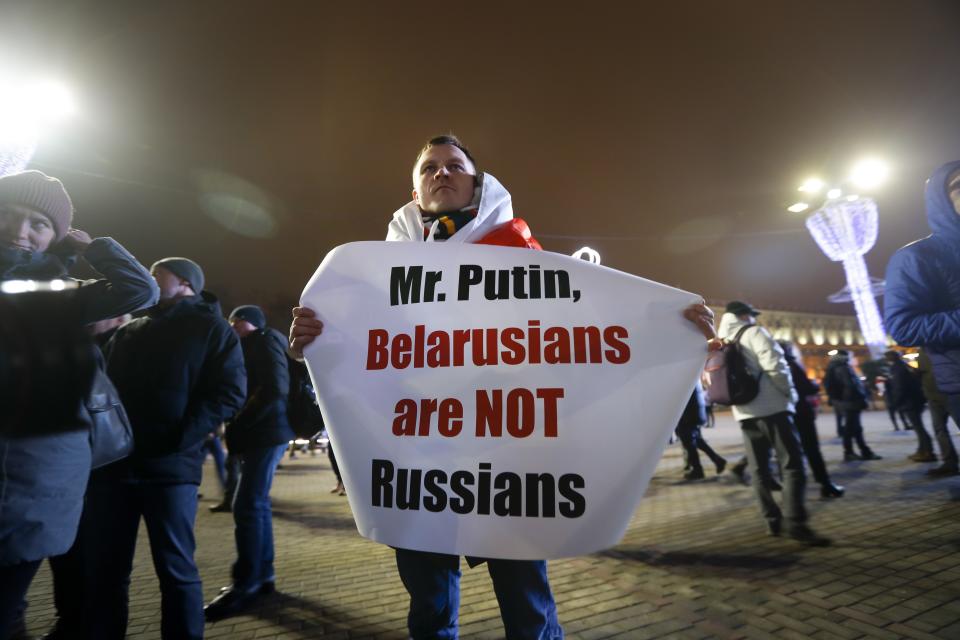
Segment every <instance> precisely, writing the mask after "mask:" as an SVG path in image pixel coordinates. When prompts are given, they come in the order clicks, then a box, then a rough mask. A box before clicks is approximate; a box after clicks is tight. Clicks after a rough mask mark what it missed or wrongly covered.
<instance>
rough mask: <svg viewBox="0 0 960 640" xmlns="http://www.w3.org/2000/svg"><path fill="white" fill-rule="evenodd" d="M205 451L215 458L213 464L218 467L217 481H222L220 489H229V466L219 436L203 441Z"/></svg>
mask: <svg viewBox="0 0 960 640" xmlns="http://www.w3.org/2000/svg"><path fill="white" fill-rule="evenodd" d="M203 449H204V451H206V452H208V453H209V454H210V455H211V456H213V464H214V465H216V467H217V479H218V480H219V481H220V488H221V489H224V490H226V488H227V465H226V456H225V455H224V453H223V443H221V442H220V438H218V437H217V436H210V437H209V438H207V439H206V440H204V441H203Z"/></svg>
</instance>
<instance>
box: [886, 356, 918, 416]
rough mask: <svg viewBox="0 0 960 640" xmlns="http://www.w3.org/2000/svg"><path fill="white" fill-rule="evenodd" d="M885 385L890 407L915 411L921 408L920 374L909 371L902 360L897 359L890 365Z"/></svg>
mask: <svg viewBox="0 0 960 640" xmlns="http://www.w3.org/2000/svg"><path fill="white" fill-rule="evenodd" d="M887 386H888V387H889V389H890V406H891V407H892V408H894V409H896V410H897V411H916V410H919V409H922V408H923V405H924V397H923V386H922V385H921V383H920V374H919V373H914V372H913V371H911V370H910V367H908V366H907V364H906V363H905V362H903V360H897V361H896V362H893V363H892V364H891V365H890V378H889V379H888V380H887Z"/></svg>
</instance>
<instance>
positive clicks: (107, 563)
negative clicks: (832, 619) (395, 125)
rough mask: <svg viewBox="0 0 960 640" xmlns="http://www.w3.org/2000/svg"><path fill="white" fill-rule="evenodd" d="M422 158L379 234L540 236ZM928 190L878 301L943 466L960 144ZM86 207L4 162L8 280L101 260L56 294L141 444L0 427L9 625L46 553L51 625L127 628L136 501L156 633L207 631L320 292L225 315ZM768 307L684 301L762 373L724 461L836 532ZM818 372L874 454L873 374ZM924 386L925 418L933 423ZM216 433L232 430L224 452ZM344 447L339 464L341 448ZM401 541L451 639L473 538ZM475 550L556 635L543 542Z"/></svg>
mask: <svg viewBox="0 0 960 640" xmlns="http://www.w3.org/2000/svg"><path fill="white" fill-rule="evenodd" d="M412 177H413V193H412V196H413V199H412V201H410V202H409V203H408V204H406V205H405V206H403V207H401V208H400V209H399V210H398V211H397V212H396V213H395V214H394V215H393V218H392V220H391V221H390V223H389V227H388V231H387V239H388V240H391V241H400V242H425V241H430V242H442V241H448V242H449V241H454V242H471V243H480V244H496V245H502V246H512V247H520V248H527V249H532V250H537V249H539V248H540V245H539V243H538V242H537V241H536V239H535V238H534V236H533V234H532V232H531V231H530V228H529V227H528V226H527V224H526V223H525V222H524V221H523V220H521V219H520V218H516V217H514V215H513V209H512V204H511V198H510V194H509V192H507V190H506V189H505V188H504V187H503V185H501V184H500V183H499V182H498V181H497V180H496V179H495V178H494V177H493V176H492V175H491V174H489V173H485V172H480V171H478V168H477V162H476V160H475V159H474V157H473V156H472V154H471V153H470V151H469V150H468V149H467V147H466V146H464V145H463V143H462V142H460V141H459V140H458V139H457V138H455V137H453V136H439V137H436V138H433V139H431V140H429V141H428V142H427V143H426V144H425V145H424V147H423V148H422V149H421V150H420V152H419V153H418V154H417V156H416V161H415V164H414V170H413V176H412ZM927 209H928V216H929V220H930V224H931V227H932V228H933V231H934V233H933V235H932V236H930V237H929V238H926V239H924V240H921V241H919V242H917V243H914V244H911V245H909V246H907V247H905V248H904V249H901V250H900V251H898V252H897V254H896V255H895V256H894V257H893V259H892V260H891V263H890V268H889V270H888V274H887V278H888V288H887V300H886V303H887V304H886V316H887V322H888V325H889V327H890V330H891V332H892V335H893V337H894V338H895V339H896V340H897V341H898V342H899V343H900V344H903V345H911V346H922V347H923V348H924V349H923V353H922V354H921V358H920V362H919V364H920V366H919V368H918V370H917V372H915V371H914V369H913V368H911V367H908V366H907V365H906V364H905V363H904V362H903V360H902V358H901V357H900V355H899V353H898V352H895V351H892V352H890V353H888V354H887V359H888V366H889V376H888V378H887V385H888V388H889V392H890V393H889V397H890V398H891V403H892V407H893V408H894V409H895V410H896V412H897V415H900V416H902V417H903V420H904V424H905V425H907V426H909V427H910V428H912V429H913V430H914V432H915V433H916V435H917V439H918V449H917V451H916V453H915V454H913V456H912V459H914V460H917V461H918V462H931V461H934V460H936V459H937V456H936V453H935V450H934V444H933V443H934V441H935V442H936V443H937V444H938V447H939V450H940V460H941V461H942V465H941V466H939V467H937V468H935V469H933V470H931V474H932V475H935V476H946V475H954V474H957V472H958V469H957V454H956V451H955V449H954V448H953V445H952V442H951V436H950V433H949V430H948V426H947V423H948V420H949V419H950V417H953V418H954V420H956V418H957V417H958V416H960V275H958V274H960V268H958V267H960V251H958V250H957V247H958V246H960V163H951V164H948V165H945V167H943V168H941V169H939V170H938V171H937V172H936V173H935V174H934V176H933V177H932V178H931V180H930V182H929V183H928V185H927ZM73 223H74V221H73V205H72V202H71V200H70V197H69V195H68V194H67V191H66V189H65V188H64V186H63V184H62V183H61V182H60V181H59V180H57V179H55V178H51V177H49V176H46V175H44V174H42V173H40V172H38V171H26V172H22V173H18V174H13V175H9V176H4V177H0V277H2V279H3V280H5V281H6V280H51V279H54V278H57V279H66V278H68V269H69V267H70V266H71V265H72V264H73V262H75V261H76V260H78V259H83V260H85V261H86V262H87V263H88V264H89V266H90V267H91V268H93V269H94V270H95V271H97V272H98V273H99V274H100V275H101V277H100V278H99V279H94V280H88V281H83V282H79V283H78V285H79V286H78V288H77V290H76V291H77V295H74V296H70V297H69V298H65V299H64V305H65V306H66V305H70V306H71V309H72V311H71V313H73V314H74V315H75V317H76V318H77V322H78V323H80V324H82V325H85V326H87V327H88V328H89V332H90V333H91V335H96V345H98V347H94V346H93V345H94V343H93V342H91V344H90V348H91V349H94V348H99V349H102V356H101V355H99V354H100V352H99V351H97V352H96V353H97V355H96V357H95V358H94V359H95V361H96V362H97V365H98V366H99V367H100V368H101V369H102V370H103V371H104V372H105V373H106V375H107V376H108V378H109V379H110V380H112V381H113V385H114V388H115V392H116V394H117V396H118V399H119V402H121V403H122V407H123V408H124V409H125V416H126V418H127V420H128V423H129V425H130V429H131V431H132V435H133V441H134V447H133V450H132V453H130V455H128V456H126V457H124V458H123V459H121V460H117V461H113V462H110V463H109V464H105V465H103V466H100V467H98V468H93V464H92V463H91V459H92V458H91V451H92V447H93V445H92V444H91V438H90V433H92V431H91V427H90V421H89V399H88V398H80V399H79V402H77V403H76V404H77V406H76V411H75V413H76V418H75V419H73V420H65V421H64V424H57V425H44V428H43V429H38V430H37V433H38V434H40V435H28V436H24V435H23V434H11V433H7V432H4V433H2V434H0V454H2V458H3V460H4V465H3V467H2V470H0V639H3V640H6V639H7V638H14V637H17V634H18V633H20V632H21V631H22V628H23V614H24V609H25V606H26V602H25V597H26V593H27V590H28V587H29V585H30V583H31V581H32V579H33V577H34V575H35V574H36V572H37V570H38V568H39V566H40V564H41V562H42V561H43V560H44V559H47V558H49V560H50V565H51V569H52V572H53V577H54V595H55V604H56V607H57V613H58V621H57V624H56V626H55V627H54V628H53V629H52V630H51V631H50V632H49V634H48V636H47V637H48V638H75V637H76V638H98V639H99V638H103V639H112V638H123V637H124V636H125V634H126V628H127V621H128V589H129V585H130V575H131V570H132V567H133V558H134V552H135V545H136V541H137V532H138V529H139V525H140V521H141V520H143V521H144V523H145V525H146V529H147V533H148V537H149V541H150V551H151V557H152V560H153V565H154V569H155V571H156V574H157V578H158V580H159V583H160V591H161V613H162V626H161V635H162V636H163V637H164V638H169V639H174V638H175V639H178V640H181V639H190V638H202V637H203V633H204V624H205V622H206V621H212V620H219V619H222V618H225V617H228V616H232V615H236V614H238V613H240V612H243V611H245V610H247V609H248V608H249V607H251V606H252V605H253V604H254V603H255V602H256V601H257V600H258V599H259V598H260V597H261V596H263V595H264V594H268V593H271V592H273V591H274V590H275V589H276V575H275V573H274V566H273V564H274V544H273V528H272V521H271V505H270V497H269V495H270V488H271V484H272V481H273V477H274V473H275V471H276V469H277V466H278V464H279V462H280V460H281V458H282V457H283V454H284V451H285V450H286V447H287V446H288V443H289V441H290V440H291V439H292V438H293V430H292V429H291V425H290V419H289V417H288V409H287V407H288V398H289V394H290V386H291V377H290V372H291V369H290V366H291V365H290V363H289V358H290V357H293V358H295V359H297V358H299V359H301V360H302V354H303V348H304V347H305V346H307V345H308V344H310V343H311V342H312V341H314V340H316V339H317V338H318V336H320V335H321V334H322V332H323V324H322V322H321V321H320V319H319V317H318V316H319V312H320V311H322V310H319V309H308V308H305V307H296V308H294V310H293V321H292V324H291V326H290V332H289V338H286V337H284V336H283V335H282V334H280V333H278V332H277V331H275V330H273V329H271V328H269V327H268V326H267V322H266V318H265V316H264V313H263V311H262V310H261V309H260V308H259V307H257V306H255V305H243V306H240V307H237V308H235V309H234V310H233V311H232V312H231V313H230V314H229V315H228V316H227V317H226V318H225V317H224V315H223V313H222V310H221V308H220V304H219V302H218V300H217V298H216V296H214V295H213V294H212V293H210V292H209V291H207V290H206V289H205V278H204V272H203V269H202V267H201V266H200V265H199V264H197V263H196V262H194V261H193V260H190V259H188V258H184V257H168V258H164V259H162V260H159V261H157V262H155V263H154V264H153V265H152V267H151V268H150V269H149V270H147V269H146V268H145V267H143V266H142V265H141V264H140V263H139V262H138V261H137V260H136V259H135V258H134V257H133V256H132V255H130V254H129V253H128V252H127V251H126V250H125V249H124V248H123V247H122V246H121V245H119V244H118V243H117V242H115V241H114V240H112V239H110V238H95V239H93V238H90V236H89V235H87V234H86V233H84V232H83V231H80V230H78V229H76V228H74V227H73V226H72V225H73ZM65 311H66V308H65ZM129 314H133V315H132V316H131V315H129ZM758 315H759V312H758V311H757V310H756V309H755V308H754V307H752V306H751V305H750V304H748V303H746V302H742V301H736V302H732V303H730V304H729V305H727V307H726V310H725V312H724V313H723V315H722V316H721V317H720V319H719V325H718V326H716V327H715V318H714V315H713V312H712V311H711V310H710V309H709V308H708V307H707V306H706V305H704V304H702V303H701V304H695V305H691V306H690V307H688V308H687V309H685V310H684V311H683V313H682V315H680V314H678V317H677V322H691V323H692V324H693V325H694V326H695V327H696V328H697V329H698V330H699V331H700V332H701V333H702V335H703V338H704V340H705V342H706V345H707V346H706V347H705V349H704V353H705V355H706V353H707V352H708V351H716V350H720V349H722V348H723V346H724V344H725V342H730V341H733V340H735V341H736V342H737V343H738V344H739V349H740V353H742V354H743V358H744V361H745V365H746V368H747V370H748V371H749V372H750V374H751V375H752V376H753V377H754V378H755V381H756V386H757V388H756V393H755V394H753V395H752V396H751V398H750V399H749V400H744V401H741V402H737V403H734V404H732V411H733V415H734V418H735V419H736V420H737V421H738V422H739V424H740V427H741V430H742V433H743V443H744V449H745V452H746V456H745V463H737V464H736V465H733V466H732V467H731V470H733V471H734V472H736V473H739V474H743V473H744V472H745V467H747V468H748V469H749V473H750V475H751V477H752V485H753V489H754V492H755V494H756V497H757V500H758V503H759V506H760V513H761V515H762V517H763V518H764V520H765V523H766V526H767V529H768V532H769V533H770V534H771V535H774V536H781V535H785V536H788V537H790V538H792V539H795V540H797V541H800V542H802V543H805V544H809V545H812V546H823V545H828V544H830V540H829V539H828V538H826V537H824V536H822V535H820V534H818V533H817V532H815V531H814V529H813V528H811V527H810V526H809V524H808V515H807V510H806V508H805V483H806V469H805V467H807V466H808V467H809V469H810V471H811V473H812V475H813V478H814V480H815V481H816V483H817V484H818V485H819V486H820V493H821V496H822V497H823V498H839V497H840V496H842V495H843V494H844V491H845V489H844V487H841V486H839V485H837V484H835V483H834V482H833V481H832V480H831V477H830V474H829V472H828V470H827V467H826V464H825V463H824V460H823V456H822V453H821V451H820V445H819V441H818V438H817V430H816V423H815V420H816V414H815V411H814V400H815V398H816V397H817V396H818V394H819V393H820V389H819V388H818V387H817V385H816V384H814V383H813V382H812V381H811V380H810V379H809V378H808V377H807V375H806V373H805V371H804V370H803V366H802V363H801V361H800V358H798V356H797V354H796V352H795V349H794V347H793V345H790V344H788V343H778V342H777V341H776V340H774V339H773V338H772V336H771V335H770V333H769V332H767V331H766V330H765V329H764V328H763V327H762V326H760V325H758V324H757V316H758ZM71 317H74V316H71ZM822 384H823V387H824V390H825V391H826V393H827V396H828V397H829V400H830V403H831V404H832V405H833V408H834V411H835V412H836V413H837V415H838V416H839V418H838V419H839V420H840V421H839V422H838V424H842V436H843V450H844V459H845V460H849V461H852V460H878V459H879V456H877V455H876V453H875V452H874V451H873V450H872V449H871V448H870V447H869V446H868V444H867V443H866V441H865V439H864V435H863V429H862V426H861V422H860V413H861V412H862V411H863V410H864V409H865V408H866V407H867V398H868V394H867V392H866V390H865V388H864V386H863V384H862V382H861V380H860V378H859V376H858V375H857V373H856V371H855V370H854V369H853V362H852V360H851V356H850V354H848V353H845V352H842V351H841V352H838V354H837V355H836V356H835V357H834V358H833V360H832V361H831V363H830V366H829V368H828V370H827V373H826V375H825V377H824V380H823V381H822ZM54 395H55V394H54ZM64 401H65V402H66V400H64ZM72 401H74V400H71V402H72ZM925 406H928V407H929V408H930V415H931V421H932V427H933V432H934V437H933V438H931V437H930V435H929V434H928V433H927V432H926V430H925V428H924V426H923V419H922V411H923V409H924V407H925ZM706 422H707V404H706V402H705V400H704V393H703V389H702V388H701V386H700V385H699V384H698V385H697V387H696V388H695V389H694V391H693V394H692V395H691V397H690V399H689V402H688V403H687V406H686V408H685V410H684V412H683V416H682V417H681V419H680V424H679V425H678V426H677V435H678V437H679V439H680V441H681V443H682V445H683V449H684V460H685V469H684V477H685V479H687V480H691V481H693V480H700V479H702V478H704V476H705V473H704V470H703V466H702V463H701V461H700V453H701V452H702V453H703V454H705V455H706V456H707V457H708V458H709V460H710V461H711V463H712V464H713V466H714V468H715V470H716V472H717V473H718V474H719V473H723V472H724V470H725V469H726V468H727V460H726V459H724V458H723V457H722V456H720V455H719V454H717V453H716V452H715V451H714V450H713V449H712V448H711V447H710V446H709V444H708V443H707V442H706V440H705V439H704V437H703V433H702V431H701V427H702V426H703V425H704V424H705V423H706ZM221 435H222V437H223V439H224V440H225V442H226V445H227V449H228V450H229V455H228V456H227V457H226V458H225V459H224V457H223V450H222V448H221V440H220V439H221ZM855 447H856V448H855ZM208 453H212V454H213V456H214V458H215V460H216V461H217V469H218V477H219V478H220V479H221V482H222V483H223V486H224V490H225V495H226V498H225V500H224V501H223V502H222V503H221V504H219V505H215V507H214V509H213V510H214V511H231V512H232V514H233V518H234V524H235V543H236V562H235V563H234V565H233V569H232V581H231V583H230V584H229V585H227V586H225V587H224V588H223V589H222V590H221V592H220V594H219V595H217V597H216V598H214V599H213V600H212V601H211V602H210V603H208V604H207V605H206V606H204V602H203V594H202V590H201V576H200V574H199V571H198V569H197V566H196V563H195V561H194V551H195V546H196V545H195V538H194V523H195V517H196V511H197V500H198V493H197V490H198V486H199V484H200V481H201V476H202V469H203V463H204V459H205V458H206V456H207V454H208ZM771 454H773V458H774V460H775V462H776V464H775V465H773V466H772V465H771ZM331 462H332V463H333V464H334V468H335V469H336V464H335V458H333V457H332V450H331ZM51 469H56V473H51V472H50V470H51ZM337 482H338V484H337V487H336V488H335V491H336V492H338V493H342V492H343V491H344V487H343V483H342V478H341V477H340V476H339V473H338V476H337ZM778 489H779V491H780V493H781V495H782V498H781V499H779V500H778V499H777V498H776V497H775V495H774V494H775V493H776V491H777V490H778ZM395 553H396V564H397V570H398V573H399V576H400V579H401V581H402V583H403V585H404V587H405V588H406V590H407V592H408V594H409V598H410V605H409V610H408V618H407V623H408V631H409V634H410V636H411V637H413V638H455V637H457V635H458V606H459V580H460V576H461V572H460V558H459V557H458V556H454V555H448V554H440V553H430V552H425V551H416V550H410V549H399V548H398V549H396V550H395ZM467 562H468V564H469V565H470V566H471V567H473V566H477V565H479V564H486V566H487V570H488V571H489V573H490V576H491V578H492V581H493V589H494V591H495V593H496V596H497V600H498V603H499V605H500V612H501V617H502V620H503V625H504V634H505V636H506V637H508V638H544V639H548V638H562V637H563V628H562V626H561V624H560V621H559V619H558V615H557V607H556V603H555V602H554V598H553V594H552V592H551V589H550V584H549V578H548V574H547V563H546V561H544V560H522V561H521V560H502V559H497V558H467Z"/></svg>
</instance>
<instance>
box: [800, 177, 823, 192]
mask: <svg viewBox="0 0 960 640" xmlns="http://www.w3.org/2000/svg"><path fill="white" fill-rule="evenodd" d="M823 187H824V182H823V180H821V179H820V178H807V179H806V180H804V181H803V184H802V185H800V187H799V188H798V189H797V191H803V192H804V193H820V190H821V189H823Z"/></svg>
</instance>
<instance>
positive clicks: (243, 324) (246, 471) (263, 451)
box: [205, 305, 293, 620]
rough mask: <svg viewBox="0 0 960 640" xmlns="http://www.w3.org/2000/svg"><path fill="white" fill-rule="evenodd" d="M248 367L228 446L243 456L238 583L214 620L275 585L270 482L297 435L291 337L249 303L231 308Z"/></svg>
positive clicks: (236, 511) (237, 508) (213, 608)
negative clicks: (290, 408)
mask: <svg viewBox="0 0 960 640" xmlns="http://www.w3.org/2000/svg"><path fill="white" fill-rule="evenodd" d="M229 321H230V326H231V327H233V330H234V332H235V333H236V334H237V336H239V337H240V344H241V346H242V348H243V360H244V364H245V366H246V369H247V401H246V403H245V404H244V405H243V408H242V409H240V411H239V412H238V413H237V414H236V415H235V416H234V417H233V418H232V419H231V420H230V421H228V422H227V425H226V431H225V434H226V439H227V448H228V449H229V450H230V455H231V456H238V457H239V460H240V478H239V482H238V483H237V488H236V493H235V495H234V498H233V520H234V524H235V536H234V537H235V539H236V544H237V560H236V562H234V563H233V571H232V577H233V581H232V583H231V584H230V585H229V586H227V587H224V588H223V589H222V590H221V592H220V594H219V595H218V596H217V597H216V598H214V599H213V600H212V601H211V602H210V604H208V605H207V606H206V609H205V615H206V617H207V619H208V620H219V619H221V618H226V617H228V616H232V615H235V614H237V613H240V612H242V611H244V610H245V609H247V608H248V607H249V606H250V605H251V604H253V603H254V602H255V601H256V600H257V598H258V596H260V595H262V594H266V593H272V592H273V591H274V590H275V583H276V576H275V574H274V569H273V556H274V548H273V520H272V516H271V510H270V487H271V485H272V484H273V475H274V472H275V471H276V469H277V464H278V463H279V462H280V459H281V458H282V457H283V452H284V450H285V449H286V447H287V444H288V443H289V442H290V440H292V439H293V429H291V428H290V424H289V421H288V419H287V395H288V392H289V385H290V374H289V372H288V370H287V342H286V337H285V336H284V335H283V334H281V333H280V332H278V331H276V330H274V329H271V328H270V327H268V326H267V319H266V317H265V316H264V314H263V311H262V310H261V309H260V307H257V306H254V305H243V306H240V307H237V308H236V309H234V310H233V311H232V312H231V313H230V318H229Z"/></svg>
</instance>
